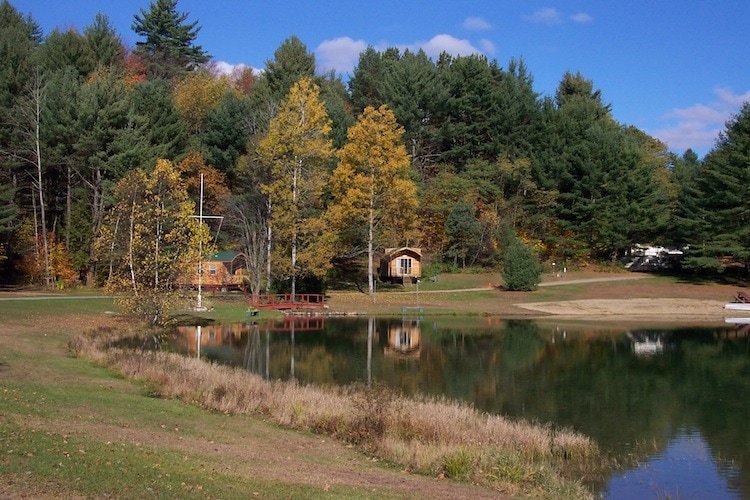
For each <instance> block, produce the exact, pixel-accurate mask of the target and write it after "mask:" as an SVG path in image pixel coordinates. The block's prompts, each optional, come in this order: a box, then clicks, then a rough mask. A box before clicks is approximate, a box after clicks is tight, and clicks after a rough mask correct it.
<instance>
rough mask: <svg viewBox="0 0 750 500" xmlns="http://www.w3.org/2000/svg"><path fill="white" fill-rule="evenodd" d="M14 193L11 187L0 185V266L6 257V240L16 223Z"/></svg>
mask: <svg viewBox="0 0 750 500" xmlns="http://www.w3.org/2000/svg"><path fill="white" fill-rule="evenodd" d="M15 191H16V190H15V189H14V188H13V186H11V185H7V184H0V264H2V262H3V261H4V260H6V259H7V257H8V256H7V248H8V240H9V237H10V235H11V234H12V232H13V230H14V229H15V227H16V225H17V223H18V207H16V205H15V203H14V198H15V194H16V192H15Z"/></svg>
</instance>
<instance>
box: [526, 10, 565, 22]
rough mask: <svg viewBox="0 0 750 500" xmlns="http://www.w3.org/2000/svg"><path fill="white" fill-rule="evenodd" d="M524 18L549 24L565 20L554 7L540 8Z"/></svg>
mask: <svg viewBox="0 0 750 500" xmlns="http://www.w3.org/2000/svg"><path fill="white" fill-rule="evenodd" d="M524 19H526V20H527V21H529V22H532V23H537V24H546V25H549V26H551V25H553V24H560V23H562V22H563V20H562V15H561V14H560V12H559V11H558V10H557V9H555V8H553V7H545V8H543V9H539V10H537V11H536V12H534V13H533V14H531V15H530V16H526V17H525V18H524Z"/></svg>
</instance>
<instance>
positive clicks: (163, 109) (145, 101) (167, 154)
mask: <svg viewBox="0 0 750 500" xmlns="http://www.w3.org/2000/svg"><path fill="white" fill-rule="evenodd" d="M128 116H129V121H130V123H131V128H132V129H133V130H132V132H133V134H134V135H135V136H137V137H136V138H135V139H134V142H135V143H138V142H142V144H143V150H142V151H140V152H138V154H137V156H136V160H135V163H134V164H133V163H131V164H130V167H132V166H135V165H141V166H143V165H153V163H154V161H155V160H156V159H157V158H163V159H170V160H173V159H176V158H178V157H179V156H181V155H183V154H184V153H185V152H186V151H187V147H188V133H187V128H186V125H185V122H184V121H183V120H182V118H181V117H180V114H179V113H178V111H177V109H176V107H175V105H174V101H173V100H172V95H171V91H170V88H169V83H168V82H167V81H166V80H147V81H143V82H140V83H138V84H137V85H135V86H134V87H133V90H132V92H131V95H130V108H129V110H128Z"/></svg>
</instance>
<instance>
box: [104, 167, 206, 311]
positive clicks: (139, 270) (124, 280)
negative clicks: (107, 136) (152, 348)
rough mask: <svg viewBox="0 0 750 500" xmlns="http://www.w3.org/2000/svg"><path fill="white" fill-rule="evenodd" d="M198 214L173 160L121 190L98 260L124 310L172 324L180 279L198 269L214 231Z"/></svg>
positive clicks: (138, 173)
mask: <svg viewBox="0 0 750 500" xmlns="http://www.w3.org/2000/svg"><path fill="white" fill-rule="evenodd" d="M194 213H195V204H194V203H193V201H192V200H190V197H189V196H188V193H187V190H186V189H185V183H184V181H183V179H182V178H181V177H180V174H179V171H178V170H177V168H176V167H175V166H174V165H173V164H172V163H171V162H170V161H167V160H159V161H157V163H156V167H155V168H154V169H153V171H151V172H150V173H147V172H145V171H143V170H141V169H136V170H132V171H130V172H129V173H128V174H127V175H126V176H125V177H123V178H122V179H121V180H120V181H119V182H118V183H117V185H116V187H115V190H114V204H113V206H112V208H111V209H110V210H109V211H108V212H107V217H106V220H105V224H104V226H103V227H102V231H101V233H100V234H99V237H98V239H97V242H96V248H97V255H98V257H99V259H100V260H101V261H102V262H107V263H108V265H109V274H108V277H107V286H108V287H109V288H110V289H111V290H114V291H119V292H122V293H124V295H123V298H122V300H121V301H120V302H121V305H122V306H123V307H124V308H125V309H126V310H127V311H130V312H131V313H133V314H135V315H136V316H138V317H140V318H141V319H143V320H145V321H147V322H148V323H149V324H151V325H158V324H161V323H163V322H164V320H165V319H166V316H165V314H166V311H167V308H168V307H169V306H170V305H171V304H172V301H173V300H174V298H175V295H174V293H173V292H174V289H175V286H176V284H177V279H178V277H179V276H180V275H182V274H185V273H189V272H191V270H193V269H195V266H196V265H197V263H198V262H199V259H200V258H201V256H200V255H199V251H198V248H199V246H200V245H199V242H201V241H202V242H203V243H204V245H203V248H204V249H207V248H208V246H209V245H208V230H207V229H206V226H205V225H201V224H199V223H198V221H197V219H196V218H195V217H193V215H194Z"/></svg>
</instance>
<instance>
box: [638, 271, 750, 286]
mask: <svg viewBox="0 0 750 500" xmlns="http://www.w3.org/2000/svg"><path fill="white" fill-rule="evenodd" d="M646 274H654V275H656V276H665V277H670V278H674V279H675V280H677V282H678V283H683V284H688V285H731V286H740V287H747V286H750V277H749V276H748V274H747V273H746V272H745V271H744V270H743V271H736V270H728V271H725V272H716V271H714V272H709V271H703V272H689V271H680V272H672V273H669V272H661V273H646Z"/></svg>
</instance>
